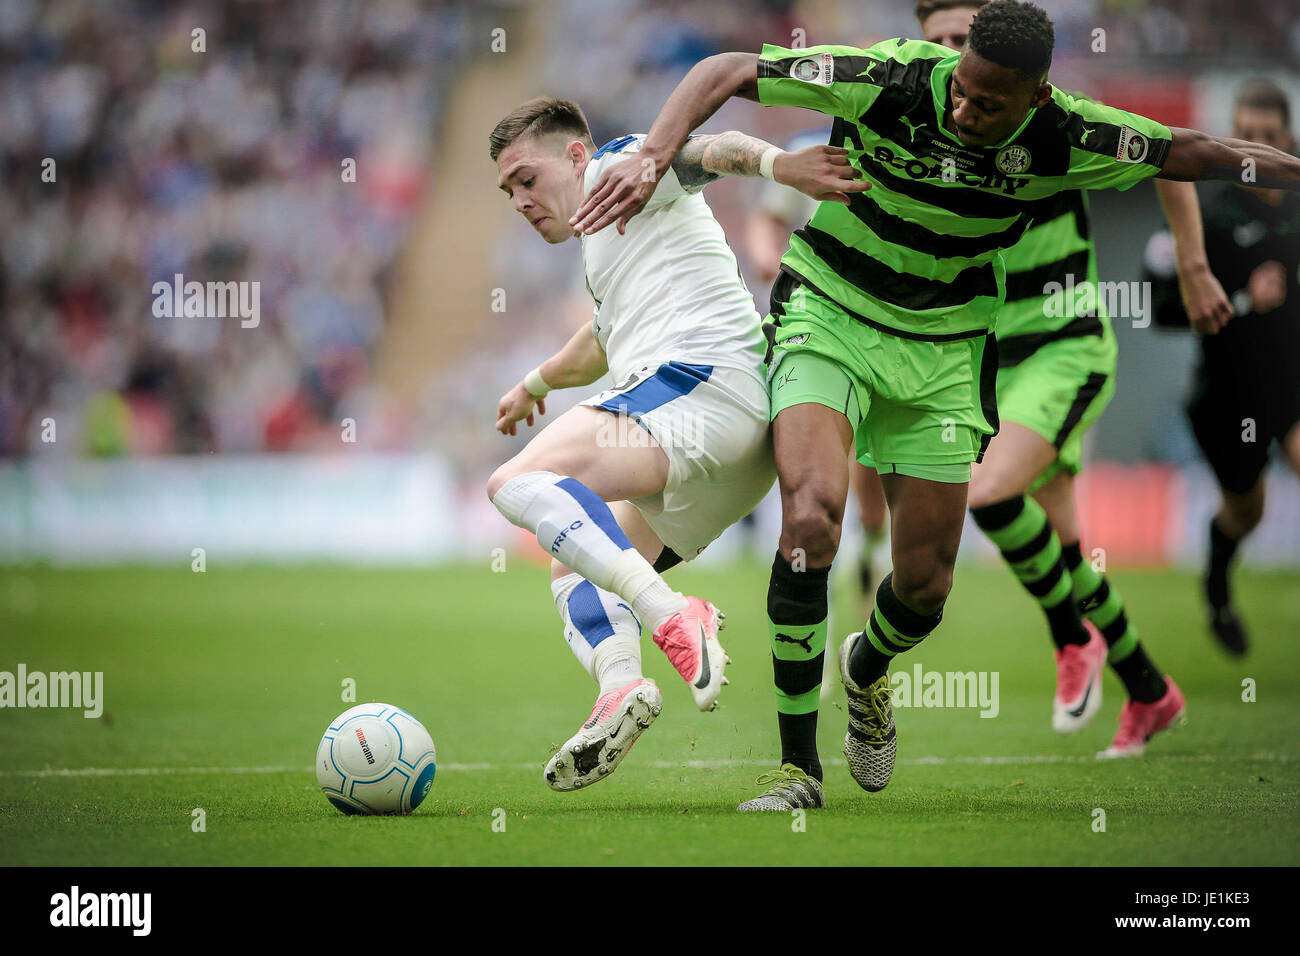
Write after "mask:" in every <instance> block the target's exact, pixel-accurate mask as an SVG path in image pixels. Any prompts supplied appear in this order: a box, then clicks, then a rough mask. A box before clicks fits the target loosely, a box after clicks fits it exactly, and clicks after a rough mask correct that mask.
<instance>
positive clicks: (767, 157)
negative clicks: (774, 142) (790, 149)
mask: <svg viewBox="0 0 1300 956" xmlns="http://www.w3.org/2000/svg"><path fill="white" fill-rule="evenodd" d="M784 152H785V150H783V149H782V148H781V147H780V146H770V147H768V149H767V152H765V153H764V154H763V155H762V156H761V157H760V158H759V160H758V174H759V175H760V176H762V177H763V178H764V179H773V176H772V165H773V164H774V163H775V162H776V158H777V157H778V156H780V155H781V154H782V153H784ZM773 181H775V180H774V179H773Z"/></svg>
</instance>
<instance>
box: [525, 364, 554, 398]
mask: <svg viewBox="0 0 1300 956" xmlns="http://www.w3.org/2000/svg"><path fill="white" fill-rule="evenodd" d="M524 388H526V389H527V390H528V394H529V395H531V396H533V398H541V397H542V396H543V395H545V394H546V393H547V392H549V391H550V390H551V386H549V385H547V384H546V379H544V378H542V367H541V366H540V365H539V366H537V368H535V369H533V370H532V371H531V372H529V373H528V374H527V375H525V376H524Z"/></svg>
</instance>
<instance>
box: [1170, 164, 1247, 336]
mask: <svg viewBox="0 0 1300 956" xmlns="http://www.w3.org/2000/svg"><path fill="white" fill-rule="evenodd" d="M1156 194H1157V195H1158V196H1159V197H1160V206H1161V208H1163V209H1164V211H1165V220H1166V221H1167V222H1168V223H1169V230H1170V232H1172V233H1173V236H1174V250H1175V256H1176V259H1175V264H1176V268H1177V270H1178V291H1179V292H1180V293H1181V294H1182V299H1183V308H1184V309H1185V310H1186V312H1187V318H1188V320H1189V322H1190V323H1191V326H1192V328H1193V329H1195V330H1196V331H1197V332H1200V333H1201V334H1202V335H1214V334H1215V333H1217V332H1218V331H1219V330H1220V329H1222V328H1223V327H1224V326H1225V325H1227V324H1228V322H1229V321H1230V320H1231V319H1232V316H1233V311H1232V303H1231V302H1229V301H1228V296H1227V294H1226V293H1225V292H1224V291H1223V286H1222V285H1220V284H1219V280H1218V279H1217V278H1215V276H1214V273H1213V272H1211V271H1210V260H1209V257H1208V256H1207V255H1206V252H1205V231H1204V228H1203V226H1202V223H1201V204H1200V202H1199V201H1198V200H1197V198H1196V187H1195V186H1193V185H1192V184H1191V183H1180V182H1174V181H1172V180H1168V179H1157V180H1156Z"/></svg>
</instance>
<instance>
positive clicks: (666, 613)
mask: <svg viewBox="0 0 1300 956" xmlns="http://www.w3.org/2000/svg"><path fill="white" fill-rule="evenodd" d="M609 576H610V582H609V589H610V590H611V591H613V592H615V593H616V594H622V595H624V596H625V597H626V596H628V595H631V597H630V598H629V602H630V603H631V605H632V610H633V611H634V612H635V613H636V616H637V617H639V618H640V619H641V620H643V621H645V622H646V624H647V625H648V626H649V628H650V633H652V634H653V633H654V632H655V631H657V630H659V625H661V624H662V623H663V622H664V621H666V620H668V619H669V618H670V617H672V616H673V615H674V614H676V613H677V612H678V611H684V610H686V598H684V597H683V596H682V595H681V594H680V593H679V592H677V591H674V590H673V589H672V588H670V587H669V586H668V582H667V581H665V580H664V579H663V578H662V577H661V576H660V575H659V572H657V571H656V570H655V569H654V567H653V566H652V565H651V564H650V562H649V561H647V560H646V559H645V558H643V557H641V555H640V554H639V553H638V552H636V551H624V552H623V553H622V554H620V555H619V556H618V557H617V558H616V559H615V560H614V563H613V564H612V565H610V568H609Z"/></svg>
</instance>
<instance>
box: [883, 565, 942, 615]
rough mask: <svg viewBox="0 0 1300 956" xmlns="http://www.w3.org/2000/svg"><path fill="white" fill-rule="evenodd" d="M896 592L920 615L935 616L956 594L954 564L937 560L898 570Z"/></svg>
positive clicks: (905, 566)
mask: <svg viewBox="0 0 1300 956" xmlns="http://www.w3.org/2000/svg"><path fill="white" fill-rule="evenodd" d="M893 582H894V593H895V594H897V595H898V597H899V599H900V600H901V601H902V602H903V603H904V604H906V605H907V606H908V607H910V608H911V609H912V610H914V611H916V612H917V613H918V614H935V613H937V612H938V611H939V610H940V609H941V608H942V607H943V605H944V603H945V602H946V601H947V600H948V594H949V593H950V592H951V591H952V565H951V564H945V563H944V562H942V561H939V560H934V561H928V562H922V563H919V564H917V563H914V564H913V566H911V567H908V566H907V565H906V564H904V563H900V564H899V565H896V566H895V568H894V578H893Z"/></svg>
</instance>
